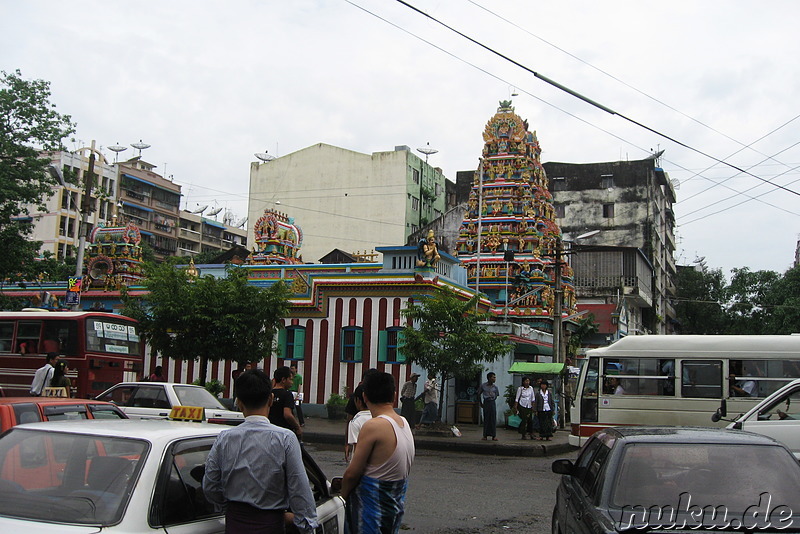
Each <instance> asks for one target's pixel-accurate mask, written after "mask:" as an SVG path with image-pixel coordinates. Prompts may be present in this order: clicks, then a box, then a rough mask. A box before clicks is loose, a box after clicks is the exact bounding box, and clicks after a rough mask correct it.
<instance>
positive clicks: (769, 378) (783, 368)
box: [729, 360, 800, 397]
mask: <svg viewBox="0 0 800 534" xmlns="http://www.w3.org/2000/svg"><path fill="white" fill-rule="evenodd" d="M729 373H730V375H732V377H731V378H730V380H729V389H730V392H729V394H730V395H732V396H734V397H747V396H750V397H768V396H770V395H771V394H773V393H774V392H776V391H777V390H778V389H780V388H781V387H783V386H785V385H786V384H788V383H789V382H790V381H791V380H792V379H794V378H800V361H797V360H731V362H730V369H729Z"/></svg>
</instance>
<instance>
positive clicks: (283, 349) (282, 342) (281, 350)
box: [278, 328, 286, 357]
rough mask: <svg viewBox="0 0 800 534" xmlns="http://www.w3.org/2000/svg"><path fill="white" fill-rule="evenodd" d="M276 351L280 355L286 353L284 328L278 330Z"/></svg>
mask: <svg viewBox="0 0 800 534" xmlns="http://www.w3.org/2000/svg"><path fill="white" fill-rule="evenodd" d="M278 351H279V354H280V356H281V357H284V355H285V354H286V329H285V328H281V329H279V330H278Z"/></svg>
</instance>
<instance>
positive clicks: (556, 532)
mask: <svg viewBox="0 0 800 534" xmlns="http://www.w3.org/2000/svg"><path fill="white" fill-rule="evenodd" d="M550 531H551V532H552V533H553V534H561V525H559V524H558V506H556V507H555V508H553V518H552V519H551V520H550Z"/></svg>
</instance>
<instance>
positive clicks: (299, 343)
mask: <svg viewBox="0 0 800 534" xmlns="http://www.w3.org/2000/svg"><path fill="white" fill-rule="evenodd" d="M278 345H279V346H280V347H281V357H283V358H285V359H287V360H302V359H303V357H304V355H305V349H306V329H305V327H302V326H289V327H286V328H284V329H281V330H280V331H279V332H278Z"/></svg>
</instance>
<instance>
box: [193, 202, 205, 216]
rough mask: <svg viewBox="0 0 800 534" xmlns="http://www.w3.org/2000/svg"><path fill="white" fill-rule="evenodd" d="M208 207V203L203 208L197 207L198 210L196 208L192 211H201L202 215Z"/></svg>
mask: <svg viewBox="0 0 800 534" xmlns="http://www.w3.org/2000/svg"><path fill="white" fill-rule="evenodd" d="M207 209H208V204H206V205H205V206H203V207H202V208H197V209H196V210H194V211H193V212H192V213H199V214H200V215H202V214H203V212H204V211H206V210H207Z"/></svg>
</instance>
